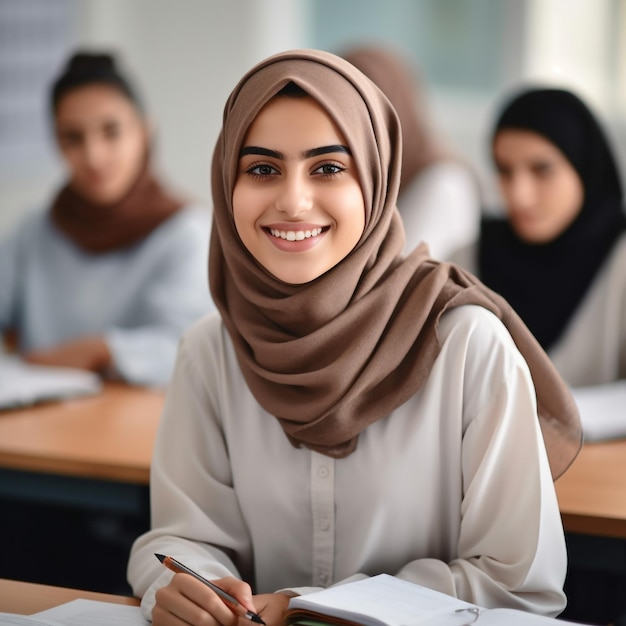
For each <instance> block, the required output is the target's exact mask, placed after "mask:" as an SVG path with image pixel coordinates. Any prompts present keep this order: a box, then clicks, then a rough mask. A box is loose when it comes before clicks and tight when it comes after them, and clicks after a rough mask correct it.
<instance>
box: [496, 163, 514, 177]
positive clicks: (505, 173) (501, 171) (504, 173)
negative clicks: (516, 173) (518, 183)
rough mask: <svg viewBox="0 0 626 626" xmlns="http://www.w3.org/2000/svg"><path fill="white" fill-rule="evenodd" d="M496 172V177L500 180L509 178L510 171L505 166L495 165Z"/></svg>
mask: <svg viewBox="0 0 626 626" xmlns="http://www.w3.org/2000/svg"><path fill="white" fill-rule="evenodd" d="M496 171H497V172H498V176H499V177H500V178H504V179H507V178H510V177H511V169H510V168H509V167H507V166H506V165H502V164H500V163H496Z"/></svg>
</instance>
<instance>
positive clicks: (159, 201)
mask: <svg viewBox="0 0 626 626" xmlns="http://www.w3.org/2000/svg"><path fill="white" fill-rule="evenodd" d="M182 206H183V202H182V201H181V200H179V199H178V198H175V197H174V196H172V195H170V194H169V193H168V192H167V191H166V190H165V189H164V188H163V187H162V186H161V184H160V183H159V181H158V180H157V179H156V178H155V177H154V175H153V174H152V172H151V171H150V168H149V166H148V163H147V161H146V164H145V165H144V167H143V168H142V170H141V172H140V174H139V176H138V178H137V180H136V181H135V183H134V184H133V186H132V187H131V189H130V190H129V191H128V193H127V194H126V195H125V196H124V197H122V198H121V199H120V200H118V201H117V202H115V203H113V204H107V205H100V204H95V203H93V202H90V201H89V200H87V199H86V198H84V197H83V196H82V195H81V194H79V193H78V192H77V191H76V190H75V189H73V188H72V187H71V185H70V184H69V183H68V184H67V185H65V186H64V187H63V188H62V189H61V190H60V191H59V193H58V194H57V196H56V198H55V200H54V202H53V204H52V209H51V215H52V220H53V221H54V223H55V224H56V226H57V227H58V228H59V230H60V231H61V232H62V233H64V234H65V235H66V236H67V237H68V238H69V239H71V240H72V241H73V242H74V243H75V244H76V245H77V246H78V247H79V248H82V249H83V250H85V251H86V252H89V253H91V254H103V253H106V252H111V251H113V250H117V249H120V248H125V247H127V246H130V245H132V244H134V243H137V242H138V241H141V240H142V239H143V238H144V237H147V236H148V235H149V234H150V233H151V232H152V231H153V230H154V229H155V228H156V227H157V226H159V225H160V224H161V223H162V222H164V221H165V220H167V219H168V218H169V217H171V216H172V215H173V214H174V213H176V212H177V211H178V210H179V209H180V208H181V207H182Z"/></svg>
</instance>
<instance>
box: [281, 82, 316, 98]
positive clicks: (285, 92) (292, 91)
mask: <svg viewBox="0 0 626 626" xmlns="http://www.w3.org/2000/svg"><path fill="white" fill-rule="evenodd" d="M308 95H309V94H308V93H307V92H306V91H305V90H304V89H302V87H300V85H296V83H294V82H293V81H292V80H290V81H289V82H288V83H287V84H286V85H285V86H284V87H283V88H282V89H281V90H280V91H279V92H278V93H277V94H276V95H275V96H274V97H275V98H278V97H280V96H287V97H289V98H306V97H307V96H308Z"/></svg>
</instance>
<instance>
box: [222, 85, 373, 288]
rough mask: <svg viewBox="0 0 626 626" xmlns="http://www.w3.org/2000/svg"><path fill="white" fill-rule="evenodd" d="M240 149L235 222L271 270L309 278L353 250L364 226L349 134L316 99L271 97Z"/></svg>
mask: <svg viewBox="0 0 626 626" xmlns="http://www.w3.org/2000/svg"><path fill="white" fill-rule="evenodd" d="M303 129H304V130H305V132H302V130H303ZM240 155H241V156H240V160H239V175H238V177H237V181H236V183H235V188H234V190H233V214H234V218H235V226H236V228H237V232H238V233H239V236H240V237H241V240H242V242H243V243H244V245H245V246H246V248H247V249H248V250H249V251H250V253H251V254H252V255H253V256H254V257H255V258H256V259H257V260H258V261H259V262H260V263H261V264H262V265H263V266H264V267H265V268H267V270H268V271H269V272H271V273H272V274H273V275H274V276H276V277H277V278H279V279H281V280H283V281H285V282H287V283H293V284H301V283H306V282H309V281H311V280H314V279H315V278H317V277H318V276H321V275H322V274H323V273H324V272H326V271H328V270H329V269H330V268H331V267H333V266H334V265H336V264H337V263H338V262H339V261H340V260H341V259H343V258H344V257H345V256H347V255H348V254H349V253H350V252H351V251H352V249H353V248H354V247H355V246H356V244H357V242H358V241H359V239H360V238H361V235H362V234H363V229H364V227H365V205H364V203H363V194H362V192H361V186H360V183H359V179H358V176H357V172H356V167H355V165H354V162H353V159H352V155H351V153H350V149H349V148H348V147H347V146H346V141H345V139H344V138H343V136H342V134H341V132H340V131H339V129H338V128H337V126H336V124H334V123H333V122H332V120H331V119H330V118H329V117H328V115H327V114H326V112H325V111H324V109H323V108H322V107H321V106H320V105H319V104H318V103H317V102H316V101H315V100H314V99H313V98H310V97H300V98H294V97H289V96H281V95H280V94H279V95H278V96H277V97H276V98H275V99H273V100H271V101H270V102H269V103H268V104H267V105H266V106H265V107H264V108H263V110H262V111H261V112H260V113H259V115H258V116H257V117H256V118H255V120H254V121H253V123H252V124H251V126H250V129H249V130H248V133H247V135H246V138H245V141H244V144H243V147H242V149H241V152H240Z"/></svg>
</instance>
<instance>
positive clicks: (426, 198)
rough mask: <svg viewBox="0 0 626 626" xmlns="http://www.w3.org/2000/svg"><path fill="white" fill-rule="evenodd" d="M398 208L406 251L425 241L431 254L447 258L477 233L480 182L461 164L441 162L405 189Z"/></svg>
mask: <svg viewBox="0 0 626 626" xmlns="http://www.w3.org/2000/svg"><path fill="white" fill-rule="evenodd" d="M398 207H399V209H400V213H401V215H402V221H403V222H404V229H405V232H406V244H405V252H407V253H408V252H410V251H412V250H413V249H414V248H415V247H416V246H417V245H418V244H419V243H420V242H422V241H424V242H426V243H427V244H428V247H429V249H430V254H431V256H433V257H434V258H436V259H439V260H442V261H445V260H447V259H448V256H449V255H450V253H452V252H453V251H454V250H456V249H457V248H460V247H461V246H463V245H465V244H467V243H470V242H471V241H473V240H474V239H475V238H476V237H477V236H478V231H479V227H480V210H481V206H480V193H479V187H478V182H477V180H476V179H475V178H474V177H473V175H472V173H471V172H470V171H469V170H468V169H467V168H466V167H465V166H464V165H463V164H461V163H456V162H453V161H450V162H442V163H436V164H434V165H432V166H430V167H428V168H426V169H425V170H424V171H422V172H421V173H420V174H419V175H418V178H417V179H416V180H415V182H413V183H412V184H411V185H410V186H409V187H407V188H406V189H405V190H403V192H402V196H401V197H400V198H399V199H398Z"/></svg>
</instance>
